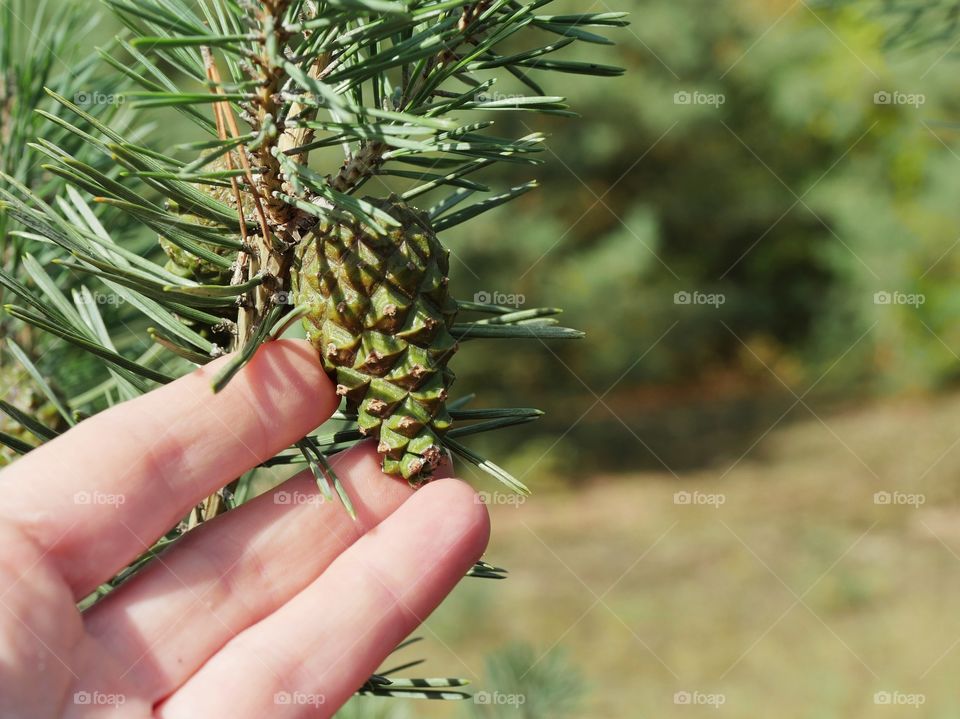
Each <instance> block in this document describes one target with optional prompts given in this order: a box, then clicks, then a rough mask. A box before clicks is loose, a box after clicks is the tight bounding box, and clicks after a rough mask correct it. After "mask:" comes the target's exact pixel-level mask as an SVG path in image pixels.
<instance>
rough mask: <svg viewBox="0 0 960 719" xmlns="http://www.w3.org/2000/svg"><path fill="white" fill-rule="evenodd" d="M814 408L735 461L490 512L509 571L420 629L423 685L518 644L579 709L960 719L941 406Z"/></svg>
mask: <svg viewBox="0 0 960 719" xmlns="http://www.w3.org/2000/svg"><path fill="white" fill-rule="evenodd" d="M823 416H824V420H823V421H821V420H819V419H816V418H815V417H814V416H813V415H812V414H811V413H810V412H808V411H807V410H805V409H804V408H803V407H797V408H795V410H794V415H793V416H792V417H790V418H789V419H791V420H792V421H790V422H784V423H782V424H781V425H780V428H778V429H774V430H773V431H771V432H770V433H769V434H767V435H766V436H764V437H763V439H762V440H761V441H760V442H759V443H758V444H757V445H756V447H754V449H753V450H751V451H750V452H749V453H748V454H747V455H746V457H744V458H743V459H742V461H739V462H736V463H733V462H726V461H725V462H724V463H723V465H722V466H716V467H714V468H711V469H710V470H701V471H697V472H686V473H679V474H678V476H673V475H672V474H670V473H669V472H666V471H664V472H656V473H648V474H643V475H639V476H630V477H609V478H604V477H600V478H595V479H593V480H591V481H590V482H589V483H587V484H586V485H585V487H584V488H583V489H582V490H580V491H578V492H576V493H554V494H547V495H540V496H536V497H535V498H534V499H532V500H531V501H529V502H527V503H526V504H525V505H524V506H522V507H520V508H517V507H515V506H512V505H500V506H494V507H491V511H492V514H493V522H494V539H493V543H492V546H491V548H490V551H489V554H488V557H489V558H490V559H491V560H492V561H494V562H497V563H501V564H503V565H505V566H507V567H509V569H510V570H511V577H510V579H509V580H507V581H505V582H500V583H492V582H484V581H479V580H472V581H469V582H466V583H465V584H464V585H462V586H461V587H460V588H459V589H458V590H457V592H456V593H455V595H454V596H453V597H452V598H451V599H450V600H448V602H447V603H446V604H445V605H444V606H443V607H441V608H440V610H438V612H437V613H436V614H435V615H434V616H433V617H432V618H431V619H430V620H429V622H428V624H427V629H426V630H425V632H424V634H425V636H426V637H427V639H428V641H427V642H424V643H423V644H421V645H420V648H419V649H418V650H417V652H418V653H419V654H421V655H423V654H425V655H426V656H428V657H429V659H430V661H429V663H428V665H427V668H428V673H429V670H431V669H432V670H433V671H434V672H437V673H446V672H449V673H457V674H460V675H461V676H467V677H471V678H473V679H474V680H482V675H483V672H484V669H483V657H484V656H485V655H486V654H488V653H489V652H491V651H493V650H495V649H496V648H498V647H500V646H502V645H503V644H504V643H506V642H509V641H514V640H521V641H526V642H529V643H530V644H532V645H534V647H535V648H536V652H537V655H540V654H544V655H548V656H552V655H553V654H554V653H555V652H565V653H566V655H567V657H568V658H569V659H570V660H571V661H572V662H573V663H574V664H575V665H577V666H578V667H579V669H580V671H581V672H582V673H583V674H584V675H585V677H586V678H587V680H588V683H589V687H590V691H589V693H588V695H587V697H586V700H585V704H584V707H583V711H582V713H579V714H578V716H585V717H611V718H616V717H624V718H626V717H631V718H632V717H644V716H648V717H688V716H697V715H700V716H719V715H723V716H730V717H756V716H780V717H804V718H807V717H809V718H811V719H813V718H816V719H829V718H831V717H838V718H839V717H844V718H845V719H855V718H858V717H877V716H883V717H887V716H889V717H900V716H904V717H916V716H923V717H956V716H958V714H960V695H958V694H957V692H956V680H955V677H956V676H957V673H958V671H960V614H958V612H957V611H956V599H957V597H958V596H960V496H958V495H960V439H958V437H960V430H958V427H960V396H956V395H954V396H949V397H945V398H940V399H936V400H901V401H897V402H888V403H885V404H881V405H879V406H870V407H863V408H859V409H856V410H848V411H845V412H840V413H834V414H831V415H823ZM637 451H638V452H639V451H640V448H639V447H638V449H637ZM731 465H733V466H731ZM679 491H686V492H691V493H693V492H699V493H701V494H699V495H694V496H695V497H697V498H698V499H699V500H701V501H704V500H705V499H706V498H707V495H710V494H714V495H719V496H720V497H722V501H723V503H722V504H721V505H720V506H711V505H695V504H679V503H677V502H676V501H675V493H676V492H679ZM876 492H891V493H893V492H902V493H904V495H895V496H896V500H895V501H908V499H909V497H907V495H914V494H919V495H922V501H923V503H922V504H919V501H918V502H917V503H916V504H917V505H918V506H915V505H909V504H900V505H894V504H886V505H885V504H878V503H877V502H875V499H874V496H875V493H876ZM481 688H482V687H481ZM676 692H689V693H691V694H690V696H691V698H692V700H691V704H678V703H676V699H675V693H676ZM878 692H881V693H882V692H886V694H880V695H877V693H878ZM694 693H699V694H694ZM711 695H712V696H711ZM684 696H686V695H684ZM888 698H889V699H890V701H891V702H892V704H883V703H882V702H883V701H884V700H885V699H888ZM706 701H713V702H715V703H716V702H721V701H722V705H720V706H715V705H713V706H712V705H709V704H701V705H699V706H697V705H693V704H694V703H695V702H706ZM878 702H880V703H878ZM896 702H912V704H900V705H896ZM919 702H922V704H921V705H920V706H919V707H917V706H916V704H917V703H919ZM415 713H416V715H423V716H463V714H461V713H460V712H459V711H457V710H452V709H449V708H446V707H435V706H432V707H420V706H418V707H417V709H416V712H415ZM515 715H516V716H523V714H521V713H520V712H516V713H515ZM504 716H509V714H504Z"/></svg>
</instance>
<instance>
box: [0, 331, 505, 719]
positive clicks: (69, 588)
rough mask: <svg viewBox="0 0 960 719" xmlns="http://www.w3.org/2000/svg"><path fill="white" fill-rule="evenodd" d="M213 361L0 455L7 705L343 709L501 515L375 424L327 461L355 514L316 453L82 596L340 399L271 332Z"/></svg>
mask: <svg viewBox="0 0 960 719" xmlns="http://www.w3.org/2000/svg"><path fill="white" fill-rule="evenodd" d="M218 364H219V361H218V362H214V363H211V365H209V366H207V367H205V368H202V369H200V370H197V371H196V372H194V373H193V374H191V375H189V376H187V377H184V378H182V379H179V380H177V381H176V382H173V383H171V384H170V385H167V386H165V387H162V388H160V389H157V390H155V391H153V392H151V393H149V394H148V395H145V396H143V397H140V398H138V399H135V400H133V401H130V402H126V403H124V404H122V405H119V406H117V407H115V408H112V409H110V410H108V411H106V412H103V413H100V414H98V415H96V416H94V417H92V418H90V419H88V420H86V421H84V422H82V423H80V424H79V425H78V426H77V427H75V428H73V429H71V430H70V431H69V432H67V433H65V434H64V435H62V436H60V437H58V438H57V439H55V440H53V441H51V442H49V443H47V444H46V445H44V446H43V447H41V448H39V449H37V450H35V451H33V452H31V453H29V454H28V455H26V456H25V457H23V458H21V459H19V460H17V461H16V462H14V463H13V465H11V466H10V467H8V468H7V469H5V470H4V471H3V472H2V473H0V716H2V717H5V718H6V717H17V718H19V717H24V718H29V719H45V718H46V717H86V716H99V715H101V714H107V713H109V715H110V716H111V717H153V716H156V717H161V718H163V719H176V718H179V717H190V718H193V717H248V716H249V717H257V718H258V719H259V718H261V717H267V716H269V717H298V716H305V715H310V716H320V717H328V716H331V715H332V714H333V713H334V712H335V711H336V709H337V708H339V707H340V705H341V704H343V703H344V702H345V701H346V700H347V699H348V698H349V697H350V696H351V695H352V694H353V692H354V691H356V689H357V688H359V686H360V685H361V684H362V683H363V682H364V681H365V680H366V679H367V678H368V677H369V676H370V674H371V673H373V672H374V671H375V670H376V668H377V666H378V664H379V663H380V662H381V661H382V660H383V658H384V657H385V656H386V655H387V654H388V653H389V652H390V651H391V650H393V649H394V647H396V645H397V644H398V643H399V642H400V641H402V640H403V639H404V638H405V637H406V636H407V635H408V634H409V633H410V632H411V631H412V630H413V628H414V627H415V626H417V625H418V624H419V623H420V622H421V621H422V620H423V619H424V618H425V617H426V616H427V615H428V614H429V613H430V612H431V611H433V609H434V608H435V607H436V606H437V605H438V604H439V603H440V601H441V600H442V599H443V598H444V597H445V596H446V595H447V593H448V592H449V591H450V590H451V589H452V588H453V587H454V585H455V584H456V583H457V582H458V581H459V580H460V578H461V577H463V575H464V574H465V572H466V571H467V570H468V569H469V567H470V566H472V564H473V563H474V561H475V560H476V559H478V558H479V556H480V554H481V553H482V551H483V549H484V547H485V546H486V543H487V539H488V535H489V520H488V517H487V513H486V509H485V507H484V506H483V504H481V503H479V502H477V501H475V498H476V495H475V494H474V492H473V490H471V489H470V488H469V487H468V486H467V485H465V484H463V483H462V482H459V481H457V480H453V479H439V480H437V481H435V482H433V483H431V484H428V485H427V486H425V487H424V488H422V489H421V490H419V491H417V492H416V493H414V492H413V491H412V490H410V489H409V487H408V486H407V485H406V483H405V482H403V481H402V480H397V479H395V478H393V477H388V476H385V475H384V474H383V473H382V472H381V470H380V463H379V458H378V457H377V454H376V452H375V450H374V449H373V447H372V446H370V444H369V443H364V444H362V445H359V446H357V447H355V448H353V449H352V450H350V451H348V452H345V453H343V454H341V455H337V456H335V457H334V459H333V462H332V463H333V465H334V467H335V468H336V471H337V474H338V475H339V477H340V478H341V480H342V481H343V483H344V485H345V487H346V489H347V492H348V493H349V494H350V497H351V499H352V501H353V505H354V508H355V509H356V511H357V515H358V518H357V520H355V521H354V520H352V519H350V518H349V517H348V516H347V514H346V512H345V511H344V509H343V507H341V506H340V505H339V504H338V503H335V502H328V503H323V501H322V495H321V494H320V493H319V491H318V490H317V487H316V483H315V481H314V479H313V478H312V476H311V475H310V473H309V472H304V473H301V474H299V475H297V476H296V477H294V478H293V479H291V480H289V481H287V482H285V483H284V484H283V485H281V486H280V487H278V488H277V489H276V490H274V491H273V492H270V493H267V494H265V495H263V496H261V497H258V498H257V499H255V500H253V501H252V502H250V503H248V504H244V505H243V506H241V507H239V508H237V509H236V510H234V511H231V512H229V513H227V514H225V515H222V516H220V517H217V518H216V519H213V520H211V521H209V522H207V523H205V524H204V525H202V526H201V527H199V528H198V529H196V530H195V531H192V532H190V533H188V534H187V535H186V536H185V537H184V538H183V539H181V540H180V541H178V542H177V543H176V544H175V545H174V546H173V547H172V548H171V549H170V550H168V551H167V552H165V553H164V554H162V555H161V556H160V557H159V558H158V559H156V560H155V561H153V562H152V563H151V564H150V565H149V566H148V567H147V568H146V569H144V570H143V571H142V572H140V573H139V574H137V575H136V576H135V577H133V578H132V579H131V580H130V581H128V582H126V583H124V584H123V585H121V586H120V587H119V588H118V589H116V590H115V591H113V592H112V593H111V594H110V595H109V596H107V598H106V599H104V600H103V601H102V602H100V603H98V604H96V605H95V606H93V607H92V608H91V609H89V610H87V611H85V612H83V613H81V612H79V611H78V610H77V608H76V602H77V601H78V600H79V599H81V598H83V597H84V596H86V595H87V594H88V593H89V592H91V591H92V590H94V589H95V588H96V587H97V586H98V585H99V584H101V583H102V582H104V581H105V580H107V579H108V578H110V577H111V576H113V575H114V574H115V573H116V572H117V571H119V570H120V569H122V568H123V567H124V566H126V565H127V564H128V563H129V562H130V561H132V560H133V559H134V558H136V557H137V556H138V555H140V554H142V553H143V552H144V551H145V550H146V549H147V548H148V547H149V546H150V545H151V544H152V543H153V542H154V541H155V540H156V539H158V538H159V537H160V536H162V535H163V534H164V533H165V532H166V531H167V530H169V528H170V527H171V526H173V525H174V524H176V522H177V521H178V520H179V519H181V518H182V517H184V516H185V515H186V514H187V513H188V512H189V510H190V508H191V507H193V506H194V505H196V504H197V502H199V501H200V500H202V498H204V497H205V496H207V495H209V494H210V493H212V492H214V491H215V490H216V489H217V488H218V487H221V486H223V485H224V484H226V483H227V482H228V481H230V480H231V479H233V478H235V477H237V476H239V475H240V474H242V473H243V472H244V471H245V470H247V469H249V468H250V467H253V466H255V465H256V464H259V463H260V462H262V461H264V460H266V459H268V458H269V457H271V456H273V455H274V454H275V453H276V452H278V451H280V450H282V449H283V448H285V447H287V446H289V445H290V444H292V443H293V442H295V441H297V440H298V439H300V438H301V437H302V436H303V435H305V434H306V433H307V432H309V431H310V430H312V429H313V428H314V427H316V426H318V425H319V424H320V423H321V422H322V421H323V420H325V419H326V418H327V417H329V416H330V414H331V413H332V412H333V411H334V410H335V409H336V406H337V397H336V394H335V392H334V390H333V387H332V385H331V383H330V381H329V380H328V379H327V377H326V375H325V374H324V372H323V370H322V369H321V367H320V365H319V362H318V360H317V358H316V354H315V351H314V350H313V349H312V348H310V346H309V345H307V344H306V343H303V342H299V341H287V340H281V341H277V342H272V343H269V344H267V345H265V346H264V347H262V348H261V349H260V351H259V352H258V353H257V355H256V356H255V357H254V359H253V360H252V361H251V362H250V364H249V365H248V366H247V367H245V368H244V369H243V370H242V371H241V372H240V373H239V374H238V375H237V376H236V377H235V378H234V379H233V381H231V382H230V384H229V385H228V386H227V388H226V389H224V390H223V391H222V392H220V393H219V394H217V395H214V394H213V393H212V392H211V389H210V383H211V378H212V377H213V375H214V374H215V372H216V368H217V366H218ZM280 492H286V493H287V494H286V495H280V494H279V493H280ZM292 498H296V501H286V502H285V501H283V500H284V499H292ZM295 692H299V693H300V694H299V695H297V701H290V702H286V703H284V702H283V699H282V698H278V697H286V698H287V699H290V698H291V697H293V696H294V693H295Z"/></svg>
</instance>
